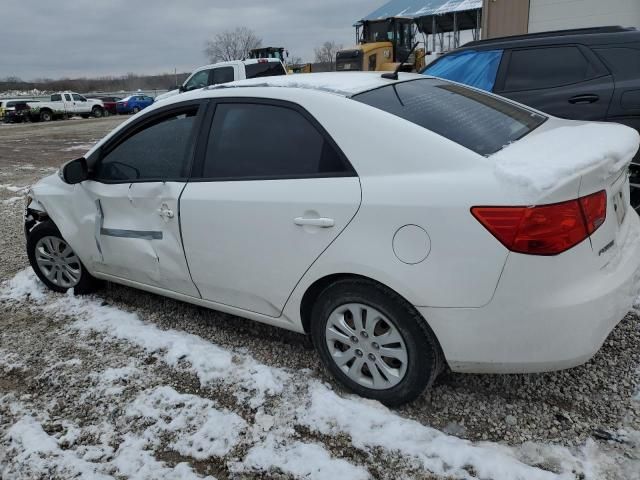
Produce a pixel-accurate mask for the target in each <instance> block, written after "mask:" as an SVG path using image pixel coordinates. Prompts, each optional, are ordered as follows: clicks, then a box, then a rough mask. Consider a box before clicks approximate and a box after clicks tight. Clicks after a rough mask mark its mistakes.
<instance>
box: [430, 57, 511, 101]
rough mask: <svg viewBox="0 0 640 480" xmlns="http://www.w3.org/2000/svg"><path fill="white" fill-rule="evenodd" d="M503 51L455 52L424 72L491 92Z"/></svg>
mask: <svg viewBox="0 0 640 480" xmlns="http://www.w3.org/2000/svg"><path fill="white" fill-rule="evenodd" d="M502 53H503V52H502V50H483V51H475V50H466V51H463V52H460V53H453V54H450V55H446V56H444V57H442V58H441V59H439V60H438V61H436V62H435V63H433V64H431V65H429V66H428V67H427V68H426V69H425V70H424V71H423V72H422V73H425V74H427V75H433V76H434V77H440V78H444V79H446V80H451V81H453V82H459V83H464V84H465V85H469V86H472V87H476V88H479V89H481V90H486V91H488V92H490V91H492V90H493V86H494V85H495V83H496V76H497V74H498V68H499V67H500V62H501V61H502Z"/></svg>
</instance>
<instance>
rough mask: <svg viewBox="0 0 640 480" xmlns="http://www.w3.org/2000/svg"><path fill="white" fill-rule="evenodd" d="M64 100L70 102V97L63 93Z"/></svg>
mask: <svg viewBox="0 0 640 480" xmlns="http://www.w3.org/2000/svg"><path fill="white" fill-rule="evenodd" d="M64 99H65V100H66V101H67V102H70V101H71V95H69V94H68V93H65V94H64ZM60 100H62V99H60Z"/></svg>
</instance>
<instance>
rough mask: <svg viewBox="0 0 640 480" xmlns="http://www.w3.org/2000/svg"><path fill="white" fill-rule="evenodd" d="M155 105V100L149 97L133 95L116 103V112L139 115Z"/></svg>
mask: <svg viewBox="0 0 640 480" xmlns="http://www.w3.org/2000/svg"><path fill="white" fill-rule="evenodd" d="M152 103H153V98H151V97H148V96H147V95H131V96H129V97H126V98H123V99H122V100H118V101H117V102H116V112H117V113H119V114H125V113H138V112H139V111H140V110H144V109H145V108H147V107H148V106H149V105H151V104H152Z"/></svg>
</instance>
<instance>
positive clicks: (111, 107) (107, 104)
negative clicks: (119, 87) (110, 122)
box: [88, 97, 122, 115]
mask: <svg viewBox="0 0 640 480" xmlns="http://www.w3.org/2000/svg"><path fill="white" fill-rule="evenodd" d="M88 98H95V99H96V100H101V101H102V104H103V105H104V113H105V115H107V114H110V115H115V114H116V113H118V112H117V110H116V103H117V102H119V101H120V100H122V98H121V97H88Z"/></svg>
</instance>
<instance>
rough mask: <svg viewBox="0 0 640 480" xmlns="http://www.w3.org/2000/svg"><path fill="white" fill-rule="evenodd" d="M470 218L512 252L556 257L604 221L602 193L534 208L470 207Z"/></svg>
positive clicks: (603, 198)
mask: <svg viewBox="0 0 640 480" xmlns="http://www.w3.org/2000/svg"><path fill="white" fill-rule="evenodd" d="M471 213H472V214H473V216H474V217H476V219H477V220H478V221H479V222H480V223H481V224H482V225H483V226H484V227H485V228H486V229H487V230H489V232H491V234H492V235H493V236H494V237H496V238H497V239H498V240H500V242H501V243H502V244H503V245H504V246H505V247H507V248H508V249H509V250H511V251H512V252H517V253H526V254H530V255H557V254H559V253H562V252H564V251H566V250H569V249H570V248H572V247H574V246H576V245H577V244H578V243H580V242H582V241H583V240H584V239H586V238H587V237H589V235H591V234H592V233H593V232H595V231H596V230H597V229H598V227H600V225H602V224H603V223H604V221H605V219H606V214H607V195H606V193H605V191H604V190H603V191H601V192H598V193H594V194H593V195H588V196H586V197H582V198H579V199H577V200H570V201H568V202H562V203H554V204H552V205H541V206H537V207H473V208H472V209H471Z"/></svg>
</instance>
